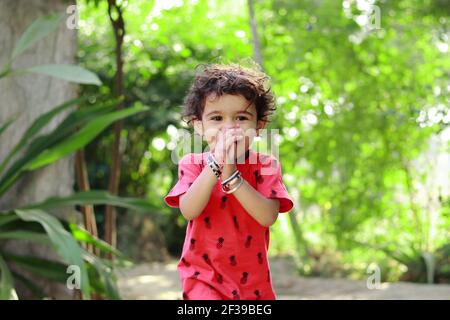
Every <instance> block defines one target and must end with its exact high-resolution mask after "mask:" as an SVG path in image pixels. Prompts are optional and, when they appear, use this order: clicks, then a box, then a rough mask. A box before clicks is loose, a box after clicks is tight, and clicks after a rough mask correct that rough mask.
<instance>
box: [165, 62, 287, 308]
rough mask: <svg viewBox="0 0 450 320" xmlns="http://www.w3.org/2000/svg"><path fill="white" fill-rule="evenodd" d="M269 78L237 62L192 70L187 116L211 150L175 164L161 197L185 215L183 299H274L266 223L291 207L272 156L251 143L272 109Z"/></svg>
mask: <svg viewBox="0 0 450 320" xmlns="http://www.w3.org/2000/svg"><path fill="white" fill-rule="evenodd" d="M267 79H268V77H267V76H266V75H265V74H264V73H262V72H260V71H257V70H253V69H251V68H244V67H240V66H238V65H208V66H205V67H204V68H203V69H202V70H201V71H200V72H199V73H198V74H197V76H196V78H195V80H194V82H193V85H192V87H191V89H190V92H189V93H188V95H187V97H186V99H185V103H184V117H185V118H187V119H189V121H188V123H193V125H194V129H195V131H196V132H197V133H198V134H200V135H201V136H202V137H204V138H205V139H206V141H207V142H208V147H209V150H210V151H209V152H204V153H201V154H195V153H189V154H187V155H185V156H184V157H182V158H181V160H180V161H179V163H178V181H177V183H176V184H175V186H174V187H173V188H172V189H171V190H170V192H169V193H168V194H167V196H166V197H165V198H164V200H165V202H166V203H167V205H169V206H171V207H176V208H180V211H181V213H182V214H183V216H184V217H185V218H186V219H187V220H188V221H189V223H188V225H187V229H186V238H185V242H184V245H183V251H182V255H181V258H180V260H179V263H178V271H179V273H180V278H181V284H182V290H183V299H185V300H188V299H190V300H200V299H201V300H211V299H212V300H224V299H225V300H229V299H236V300H237V299H246V300H257V299H276V296H275V292H274V290H273V287H272V282H271V275H270V268H269V261H268V254H267V250H268V248H269V227H270V226H271V225H272V224H273V223H275V221H276V219H277V217H278V213H279V212H288V211H290V210H291V209H292V208H293V206H294V205H293V201H292V198H291V197H290V196H289V194H288V192H287V190H286V187H285V186H284V183H283V180H282V176H281V165H280V163H279V161H278V160H277V159H276V157H274V156H272V155H264V154H261V153H258V152H255V151H253V150H252V149H250V145H251V143H252V139H253V137H254V136H255V134H254V133H255V132H256V134H258V133H259V131H260V130H261V129H263V128H264V127H265V125H266V123H267V122H268V119H267V117H268V115H269V114H270V113H271V112H273V111H274V110H275V104H274V97H273V94H272V91H271V89H270V87H269V86H268V85H267Z"/></svg>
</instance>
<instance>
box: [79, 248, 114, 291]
mask: <svg viewBox="0 0 450 320" xmlns="http://www.w3.org/2000/svg"><path fill="white" fill-rule="evenodd" d="M83 257H84V259H85V260H86V261H88V263H89V265H90V266H92V267H93V268H94V269H95V271H96V273H97V275H98V281H96V282H95V287H96V289H100V290H101V292H100V293H101V294H103V295H105V296H106V297H107V298H108V299H113V300H119V299H121V297H120V294H119V290H118V288H117V285H116V280H117V279H116V276H115V274H114V270H113V269H112V268H111V267H110V266H108V265H107V264H106V263H105V261H104V260H103V259H100V258H98V257H96V256H94V255H93V254H91V253H89V252H87V251H86V250H83Z"/></svg>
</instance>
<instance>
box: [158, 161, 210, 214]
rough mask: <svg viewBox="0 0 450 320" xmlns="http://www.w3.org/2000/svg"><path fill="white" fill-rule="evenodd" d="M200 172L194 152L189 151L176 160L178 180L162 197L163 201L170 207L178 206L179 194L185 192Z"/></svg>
mask: <svg viewBox="0 0 450 320" xmlns="http://www.w3.org/2000/svg"><path fill="white" fill-rule="evenodd" d="M200 173H201V166H200V164H198V163H196V158H195V154H193V153H189V154H187V155H185V156H184V157H183V158H181V159H180V161H179V162H178V181H177V183H176V184H175V185H174V186H173V188H172V189H171V190H170V191H169V193H168V194H167V195H166V196H165V197H164V201H165V203H166V204H167V205H168V206H169V207H172V208H179V207H180V195H182V194H183V193H185V192H186V191H187V190H188V189H189V187H190V186H191V185H192V183H193V182H194V181H195V179H196V178H197V177H198V176H199V175H200Z"/></svg>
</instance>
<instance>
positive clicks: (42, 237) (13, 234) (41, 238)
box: [0, 230, 52, 245]
mask: <svg viewBox="0 0 450 320" xmlns="http://www.w3.org/2000/svg"><path fill="white" fill-rule="evenodd" d="M0 239H15V240H25V241H32V242H37V243H42V244H45V245H51V244H52V243H51V241H50V239H49V238H48V236H47V235H46V234H45V233H41V232H32V231H22V230H18V231H8V232H1V233H0Z"/></svg>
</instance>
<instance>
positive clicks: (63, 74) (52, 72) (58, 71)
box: [14, 64, 102, 86]
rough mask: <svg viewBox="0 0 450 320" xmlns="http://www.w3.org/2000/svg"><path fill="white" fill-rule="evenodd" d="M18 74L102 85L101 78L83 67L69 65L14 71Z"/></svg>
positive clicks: (44, 66)
mask: <svg viewBox="0 0 450 320" xmlns="http://www.w3.org/2000/svg"><path fill="white" fill-rule="evenodd" d="M15 72H18V73H30V72H31V73H38V74H44V75H47V76H52V77H55V78H59V79H63V80H67V81H70V82H75V83H80V84H95V85H97V86H99V85H101V84H102V82H101V81H100V79H99V77H98V76H97V75H96V74H95V73H93V72H91V71H89V70H86V69H85V68H83V67H80V66H77V65H67V64H46V65H41V66H35V67H31V68H28V69H23V70H17V71H14V73H15Z"/></svg>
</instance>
